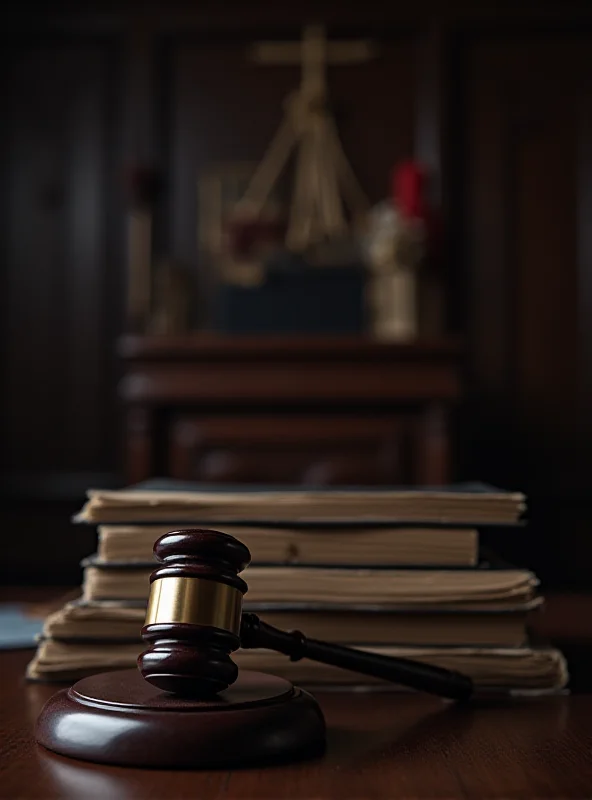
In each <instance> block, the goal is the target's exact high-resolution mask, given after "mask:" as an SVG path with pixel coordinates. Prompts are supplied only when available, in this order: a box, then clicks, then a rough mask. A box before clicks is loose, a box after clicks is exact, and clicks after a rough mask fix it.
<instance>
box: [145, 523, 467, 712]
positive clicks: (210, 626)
mask: <svg viewBox="0 0 592 800" xmlns="http://www.w3.org/2000/svg"><path fill="white" fill-rule="evenodd" d="M154 553H155V555H156V558H157V559H158V560H159V561H160V562H161V566H159V567H158V568H157V569H156V570H155V571H154V572H153V573H152V575H151V577H150V583H151V586H150V599H149V602H148V610H147V614H146V622H145V625H144V627H143V628H142V638H143V639H144V641H145V642H147V643H148V644H149V647H148V649H147V650H145V651H144V652H143V653H142V654H141V655H140V656H139V658H138V667H139V669H140V672H141V673H142V676H143V677H144V678H145V679H146V680H147V681H148V682H149V683H151V684H152V685H154V686H156V687H158V688H159V689H161V690H164V691H166V692H172V693H174V694H175V695H179V696H182V697H191V698H204V699H207V698H212V697H214V696H215V695H216V694H218V693H219V692H221V691H223V690H225V689H227V688H228V687H229V686H230V685H231V684H233V683H234V682H235V681H236V679H237V677H238V667H237V666H236V664H235V663H234V661H233V660H232V658H231V655H230V654H231V653H233V652H234V651H235V650H238V649H239V647H242V648H266V649H270V650H275V651H278V652H280V653H284V654H285V655H287V656H289V657H290V659H291V660H293V661H297V660H299V659H301V658H308V659H311V660H313V661H319V662H322V663H324V664H331V665H333V666H336V667H341V668H343V669H347V670H350V671H354V672H358V673H361V674H364V675H369V676H372V677H374V678H381V679H383V680H386V681H391V682H393V683H396V684H400V685H402V686H408V687H410V688H413V689H416V690H419V691H423V692H427V693H430V694H435V695H439V696H441V697H446V698H451V699H454V700H467V699H468V698H469V697H470V696H471V695H472V693H473V682H472V681H471V679H470V678H469V677H467V676H466V675H462V674H461V673H459V672H455V671H452V670H447V669H443V668H441V667H436V666H432V665H429V664H423V663H420V662H416V661H412V660H410V659H404V658H393V657H387V656H383V655H379V654H375V653H369V652H364V651H361V650H356V649H353V648H350V647H344V646H342V645H337V644H329V643H327V642H322V641H318V640H315V639H308V638H307V637H306V636H305V635H304V634H303V633H301V632H300V631H289V632H287V631H282V630H279V629H277V628H274V627H273V626H271V625H269V624H267V623H266V622H263V621H262V620H260V619H259V617H258V616H257V615H256V614H253V613H248V612H245V613H243V611H242V604H243V596H244V595H245V593H246V592H247V590H248V586H247V584H246V582H245V581H244V580H243V579H242V578H241V577H240V576H239V573H240V572H242V571H243V570H244V569H245V567H247V566H248V564H249V563H250V561H251V554H250V552H249V550H248V548H247V547H246V546H245V545H244V544H242V542H239V541H238V539H235V538H234V537H233V536H230V535H228V534H226V533H220V532H218V531H212V530H201V529H190V530H179V531H171V532H170V533H166V534H165V535H164V536H161V537H160V539H158V541H157V542H156V544H155V545H154Z"/></svg>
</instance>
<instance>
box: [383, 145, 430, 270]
mask: <svg viewBox="0 0 592 800" xmlns="http://www.w3.org/2000/svg"><path fill="white" fill-rule="evenodd" d="M427 181H428V175H427V172H426V170H425V168H424V167H422V165H421V164H419V163H418V162H417V161H413V160H409V161H403V162H402V163H400V164H397V165H396V166H395V167H394V169H393V173H392V184H391V190H392V194H391V199H392V202H393V205H394V206H395V208H396V209H397V210H398V211H399V213H400V214H401V215H402V216H403V217H404V218H405V219H407V220H413V221H416V222H420V223H421V224H423V226H424V228H425V232H426V237H427V243H426V244H427V253H428V259H429V261H430V262H431V263H434V261H436V260H437V259H438V257H439V255H440V251H441V246H440V245H441V240H442V231H441V226H440V220H439V218H438V215H437V214H436V213H435V211H434V209H432V208H430V206H429V204H428V201H427V199H426V185H427Z"/></svg>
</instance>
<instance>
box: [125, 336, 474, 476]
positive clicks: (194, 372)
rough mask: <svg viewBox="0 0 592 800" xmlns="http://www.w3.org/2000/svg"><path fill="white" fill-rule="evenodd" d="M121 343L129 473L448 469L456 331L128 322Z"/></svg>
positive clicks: (458, 388) (457, 375) (456, 383)
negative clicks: (170, 327) (395, 336)
mask: <svg viewBox="0 0 592 800" xmlns="http://www.w3.org/2000/svg"><path fill="white" fill-rule="evenodd" d="M119 353H120V357H121V359H122V361H123V378H122V380H121V383H120V386H119V393H120V397H121V399H122V401H123V403H124V405H125V409H126V425H125V431H124V442H125V444H124V446H125V453H126V478H127V481H128V483H136V482H138V481H142V480H145V479H147V478H151V477H154V476H159V477H171V478H177V479H179V480H197V481H200V482H205V483H207V482H213V483H242V482H247V483H307V482H308V483H320V484H328V485H335V484H348V483H349V484H367V485H380V484H390V485H392V484H396V483H399V484H420V485H421V484H423V485H425V484H428V485H429V484H431V485H436V484H442V483H448V482H449V481H450V480H451V477H452V472H451V453H450V451H451V445H452V435H451V430H450V428H451V424H450V417H451V411H452V409H453V408H454V406H455V405H456V404H457V403H458V402H459V401H460V400H461V398H462V395H463V390H462V375H461V348H460V346H459V344H458V342H456V341H454V340H440V341H434V342H417V343H413V344H392V343H390V344H389V343H384V342H383V343H380V342H376V341H372V340H369V339H363V338H356V337H333V338H331V337H324V338H318V337H273V338H272V337H259V338H257V337H242V336H216V335H213V334H212V335H206V334H193V335H188V336H183V337H181V336H179V337H154V336H126V337H123V338H122V339H121V341H120V343H119Z"/></svg>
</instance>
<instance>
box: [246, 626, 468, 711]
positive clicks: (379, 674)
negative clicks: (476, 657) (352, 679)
mask: <svg viewBox="0 0 592 800" xmlns="http://www.w3.org/2000/svg"><path fill="white" fill-rule="evenodd" d="M241 646H242V647H246V648H253V647H263V648H266V649H268V650H276V651H278V652H279V653H284V654H285V655H287V656H290V658H291V659H292V661H298V660H299V659H301V658H310V659H311V660H312V661H320V662H322V663H323V664H332V665H333V666H334V667H341V668H342V669H348V670H352V671H353V672H360V673H362V674H363V675H372V676H373V677H374V678H382V679H383V680H387V681H391V682H392V683H399V684H401V685H402V686H409V687H410V688H412V689H418V690H419V691H422V692H427V693H429V694H435V695H438V696H439V697H448V698H451V699H453V700H468V699H469V697H470V696H471V695H472V694H473V681H472V680H471V679H470V678H469V677H468V676H467V675H462V674H461V673H460V672H455V671H453V670H448V669H444V668H443V667H434V666H432V665H430V664H422V663H420V662H417V661H411V660H410V659H407V658H394V657H390V656H383V655H378V654H376V653H368V652H364V651H362V650H354V649H353V648H351V647H343V646H342V645H338V644H329V643H328V642H321V641H318V640H316V639H307V638H306V636H304V634H302V633H300V631H290V632H287V631H281V630H279V629H278V628H274V627H273V626H272V625H268V624H267V623H266V622H262V620H260V619H259V617H258V616H257V615H256V614H250V613H245V614H243V616H242V622H241Z"/></svg>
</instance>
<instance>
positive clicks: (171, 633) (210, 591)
mask: <svg viewBox="0 0 592 800" xmlns="http://www.w3.org/2000/svg"><path fill="white" fill-rule="evenodd" d="M154 553H155V555H156V557H157V558H158V560H159V561H160V562H161V563H162V566H160V567H158V568H157V569H156V570H155V571H154V572H153V573H152V575H151V576H150V584H151V585H150V599H149V601H148V611H147V614H146V622H145V625H144V627H143V628H142V638H143V639H144V641H145V642H148V643H149V645H150V646H149V647H148V649H147V650H145V651H144V652H143V653H142V654H141V655H140V657H139V658H138V667H139V669H140V672H141V673H142V676H143V677H144V678H145V679H146V680H147V681H149V682H150V683H152V684H153V685H154V686H157V687H158V688H159V689H164V690H165V691H168V692H174V693H175V694H179V695H184V696H193V697H196V696H197V697H204V698H206V697H208V696H211V695H214V694H216V693H217V692H220V691H222V690H223V689H227V688H228V686H230V684H231V683H234V681H235V680H236V678H237V676H238V667H237V666H236V664H235V663H234V662H233V661H232V659H231V657H230V653H232V652H233V651H234V650H237V649H238V648H239V646H240V638H239V634H240V625H241V614H242V600H243V595H244V593H245V592H246V591H247V584H246V583H245V582H244V581H243V580H242V578H239V576H238V573H239V572H241V571H242V570H243V569H244V568H245V567H246V566H247V565H248V564H249V562H250V560H251V554H250V553H249V550H248V549H247V548H246V547H245V545H244V544H242V543H241V542H239V541H238V540H237V539H235V538H234V537H233V536H228V535H227V534H225V533H219V532H218V531H209V530H201V529H192V530H181V531H171V532H170V533H166V534H165V535H164V536H161V537H160V539H158V541H157V542H156V544H155V545H154Z"/></svg>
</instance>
